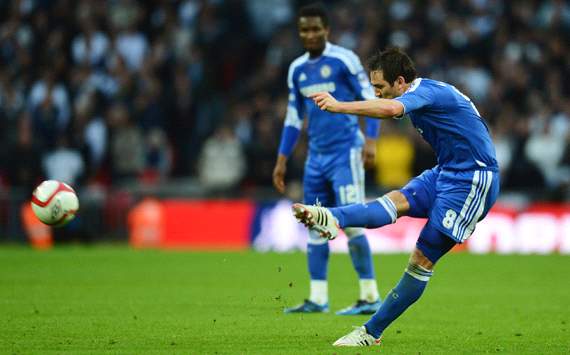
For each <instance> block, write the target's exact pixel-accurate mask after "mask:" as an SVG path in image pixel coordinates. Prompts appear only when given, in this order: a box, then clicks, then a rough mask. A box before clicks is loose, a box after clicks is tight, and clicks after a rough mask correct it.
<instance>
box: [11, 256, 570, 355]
mask: <svg viewBox="0 0 570 355" xmlns="http://www.w3.org/2000/svg"><path fill="white" fill-rule="evenodd" d="M374 260H375V265H376V270H377V276H378V280H379V286H380V289H381V294H382V295H385V294H386V292H387V291H388V290H389V289H390V288H391V287H393V286H394V284H395V283H396V282H397V280H398V279H399V278H400V276H401V274H402V271H403V268H404V266H405V264H406V261H407V256H406V255H375V256H374ZM305 269H306V265H305V256H304V255H303V254H301V253H293V254H259V253H254V252H244V253H195V252H173V251H168V252H167V251H134V250H130V249H128V248H126V247H65V248H57V249H55V250H52V251H48V252H37V251H32V250H29V249H25V248H18V247H6V246H5V247H2V248H0V353H7V354H45V353H53V354H61V353H73V354H80V353H90V354H101V353H112V354H146V353H148V354H289V353H291V354H345V353H346V354H355V353H361V354H364V353H369V352H373V351H374V352H378V351H379V352H384V353H390V354H419V353H421V354H434V353H453V354H455V353H462V354H475V353H510V354H524V353H526V354H546V353H559V354H567V353H570V257H569V256H560V255H552V256H497V255H487V256H474V255H468V254H452V255H448V256H446V257H445V258H444V259H442V260H441V262H440V264H439V265H438V267H437V268H436V271H435V273H434V277H433V278H432V281H431V282H430V284H429V285H428V288H427V291H426V293H425V294H424V296H423V297H422V298H421V299H420V301H419V302H418V303H416V304H415V305H414V306H412V307H411V308H410V309H409V310H408V311H407V312H406V313H405V314H404V315H403V316H402V317H401V318H400V319H398V320H397V321H396V322H395V323H394V324H392V326H391V327H390V328H389V329H388V330H387V331H386V332H385V334H384V341H383V344H382V346H381V347H380V348H362V349H360V348H359V349H355V348H352V349H339V348H333V347H332V346H331V343H332V342H333V341H334V340H336V339H337V338H338V337H340V336H342V335H344V334H345V333H346V332H348V331H350V330H351V326H352V325H361V324H362V323H364V322H365V321H366V320H367V319H368V317H366V316H357V317H340V316H335V315H334V314H333V313H332V312H331V313H330V314H318V315H285V314H283V313H282V309H283V307H285V306H291V305H294V304H296V303H298V302H299V301H301V300H302V299H303V298H304V297H306V296H307V294H308V291H307V290H308V276H307V273H306V271H305ZM329 279H330V280H329V285H330V286H329V288H330V295H331V309H332V311H334V310H337V309H339V308H342V307H344V306H346V305H348V304H349V303H351V302H353V301H354V300H355V299H356V298H357V280H356V277H355V275H354V272H353V270H352V267H351V265H350V260H349V257H348V255H331V264H330V268H329Z"/></svg>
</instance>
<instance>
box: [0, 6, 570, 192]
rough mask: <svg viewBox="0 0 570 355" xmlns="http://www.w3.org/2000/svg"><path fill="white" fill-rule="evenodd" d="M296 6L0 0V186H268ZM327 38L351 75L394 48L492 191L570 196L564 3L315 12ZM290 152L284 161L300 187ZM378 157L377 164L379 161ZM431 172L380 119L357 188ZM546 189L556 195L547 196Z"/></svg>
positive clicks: (407, 136)
mask: <svg viewBox="0 0 570 355" xmlns="http://www.w3.org/2000/svg"><path fill="white" fill-rule="evenodd" d="M307 3H309V1H295V0H154V1H135V0H105V1H103V0H101V1H91V0H12V1H2V2H0V135H1V137H0V180H1V182H0V186H4V187H5V188H10V187H12V186H21V187H25V188H30V189H31V187H32V186H33V185H35V184H36V183H37V182H38V181H40V180H41V179H44V178H53V179H59V180H64V181H67V182H69V183H70V184H72V185H74V186H77V187H81V186H91V185H100V186H113V185H118V184H125V183H131V182H133V181H137V182H141V183H145V184H161V183H165V182H168V181H169V180H172V179H175V178H178V177H195V178H196V179H195V180H196V181H198V182H199V183H200V184H201V186H203V187H204V188H205V189H211V190H213V191H226V190H232V189H233V190H235V189H239V190H240V191H248V190H255V189H257V188H265V187H270V186H271V173H272V169H273V164H274V162H275V157H276V152H277V147H278V144H279V139H280V134H281V127H282V124H283V120H284V115H285V110H286V105H287V86H286V73H287V69H288V66H289V64H290V62H291V61H292V60H293V59H294V58H296V57H297V56H299V55H300V54H302V53H303V49H302V47H301V45H300V42H299V40H298V37H297V32H296V11H297V9H298V8H299V6H301V5H305V4H307ZM323 3H324V4H325V5H326V6H327V8H328V9H329V12H330V15H331V37H330V40H331V41H332V42H334V43H337V44H339V45H342V46H345V47H348V48H350V49H352V50H354V51H355V52H356V53H358V54H359V55H360V57H361V58H362V60H363V61H365V59H366V57H368V56H369V55H370V54H371V53H373V52H374V51H376V50H377V49H379V48H383V47H385V46H387V45H397V46H400V47H403V48H404V49H406V50H407V51H408V52H409V53H410V55H411V56H412V58H414V59H415V61H416V65H417V69H418V72H419V73H420V76H425V77H431V78H434V79H438V80H444V81H448V82H451V83H454V84H455V85H456V86H457V87H458V88H460V90H461V91H463V92H464V93H465V94H466V95H468V96H470V97H471V98H472V100H473V101H474V102H475V103H476V105H477V108H478V109H479V111H480V112H481V114H482V115H483V116H484V117H485V118H486V120H487V121H488V123H489V125H490V127H491V130H492V133H493V137H494V140H495V144H496V148H497V155H498V159H499V163H500V166H501V174H502V184H503V190H505V191H508V190H514V191H525V192H527V193H530V194H532V193H537V194H539V196H540V198H542V199H556V198H564V196H565V195H564V194H565V193H567V191H568V186H569V184H570V99H569V98H570V80H568V78H570V48H569V43H570V1H564V0H544V1H536V0H534V1H532V0H526V1H522V0H521V1H505V0H429V1H425V0H386V1H377V0H351V1H348V0H345V1H340V0H339V1H324V2H323ZM305 146H306V143H305V141H304V140H301V142H300V143H299V145H298V147H297V149H296V151H295V153H294V156H293V157H292V159H291V161H290V164H289V171H288V174H289V177H290V179H292V180H295V179H299V178H300V177H301V174H302V167H303V160H304V155H305ZM387 152H389V153H390V154H388V153H387ZM433 164H434V157H433V153H432V152H431V151H430V150H429V147H427V146H426V145H425V144H424V143H422V142H421V140H420V137H419V135H418V134H417V133H415V132H414V131H413V129H412V127H411V125H410V124H409V123H407V122H397V123H393V122H384V123H383V128H382V135H381V138H380V140H379V143H378V162H377V166H376V168H375V170H374V171H373V172H371V173H370V177H371V179H369V184H371V185H373V186H379V187H380V188H390V187H394V186H399V185H401V184H402V183H404V182H405V181H406V180H407V179H408V178H409V177H411V176H413V175H415V174H417V173H419V172H421V171H422V169H424V168H426V167H430V166H431V165H433ZM561 192H562V193H561Z"/></svg>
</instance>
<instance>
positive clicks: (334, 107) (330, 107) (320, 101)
mask: <svg viewBox="0 0 570 355" xmlns="http://www.w3.org/2000/svg"><path fill="white" fill-rule="evenodd" d="M309 97H310V98H311V99H313V101H314V102H315V104H317V106H319V108H320V109H321V110H323V111H329V112H339V111H338V106H339V102H338V101H337V100H336V99H335V98H334V97H333V96H332V95H331V94H329V93H328V92H317V93H315V94H312V95H310V96H309Z"/></svg>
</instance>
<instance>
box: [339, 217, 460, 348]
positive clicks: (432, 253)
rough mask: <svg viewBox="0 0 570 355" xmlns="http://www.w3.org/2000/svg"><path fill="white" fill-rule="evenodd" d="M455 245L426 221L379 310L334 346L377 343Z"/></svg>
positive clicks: (410, 303)
mask: <svg viewBox="0 0 570 355" xmlns="http://www.w3.org/2000/svg"><path fill="white" fill-rule="evenodd" d="M455 244H456V242H455V241H454V240H453V239H451V238H450V237H448V236H446V235H444V234H443V233H441V232H440V231H439V230H437V229H435V228H434V227H432V226H431V225H430V223H429V222H428V223H427V224H426V226H425V227H424V229H423V230H422V233H421V234H420V237H419V239H418V242H417V243H416V248H415V249H414V251H413V252H412V255H411V257H410V260H409V263H408V266H407V267H406V270H405V272H404V275H403V276H402V278H401V279H400V282H398V284H397V285H396V287H394V289H392V291H390V292H389V293H388V295H387V296H386V298H385V299H384V302H383V303H382V306H381V307H380V309H379V310H378V311H377V312H376V313H375V314H374V315H373V316H372V318H370V320H369V321H368V322H367V323H366V324H365V325H364V328H362V327H361V328H358V329H356V330H354V331H353V332H351V333H349V334H347V335H345V336H344V337H342V338H340V339H338V340H337V341H336V342H335V343H334V344H333V345H335V346H361V345H362V344H360V343H362V339H365V340H366V341H364V343H366V344H364V345H373V344H374V343H375V341H376V342H377V340H378V339H379V338H380V337H381V336H382V333H383V332H384V330H385V329H386V328H387V327H388V326H389V325H390V324H391V323H392V322H393V321H394V320H395V319H396V318H398V317H399V316H400V315H401V314H402V313H404V311H405V310H406V309H408V307H410V306H411V305H412V304H413V303H415V302H416V301H417V300H418V299H419V298H420V296H421V295H422V293H423V292H424V290H425V288H426V286H427V283H428V281H429V279H430V277H431V276H432V273H433V267H434V265H435V263H436V262H437V261H438V260H439V259H440V258H441V257H442V256H443V255H445V254H446V253H447V252H448V251H449V250H451V248H452V247H453V246H454V245H455ZM364 332H365V333H366V334H364ZM367 335H368V336H370V338H368V337H367ZM373 340H374V341H373Z"/></svg>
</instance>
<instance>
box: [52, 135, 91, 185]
mask: <svg viewBox="0 0 570 355" xmlns="http://www.w3.org/2000/svg"><path fill="white" fill-rule="evenodd" d="M42 167H43V169H44V171H45V176H46V177H47V178H48V179H49V180H59V181H63V182H65V183H67V184H69V185H71V186H78V185H79V182H80V179H81V178H82V177H83V175H84V174H85V163H84V162H83V157H82V156H81V152H80V151H79V150H78V149H76V148H73V147H71V146H70V144H69V142H68V140H67V137H66V136H60V137H59V138H58V139H57V142H56V147H55V149H54V150H52V151H50V152H48V153H46V154H44V157H43V159H42Z"/></svg>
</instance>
